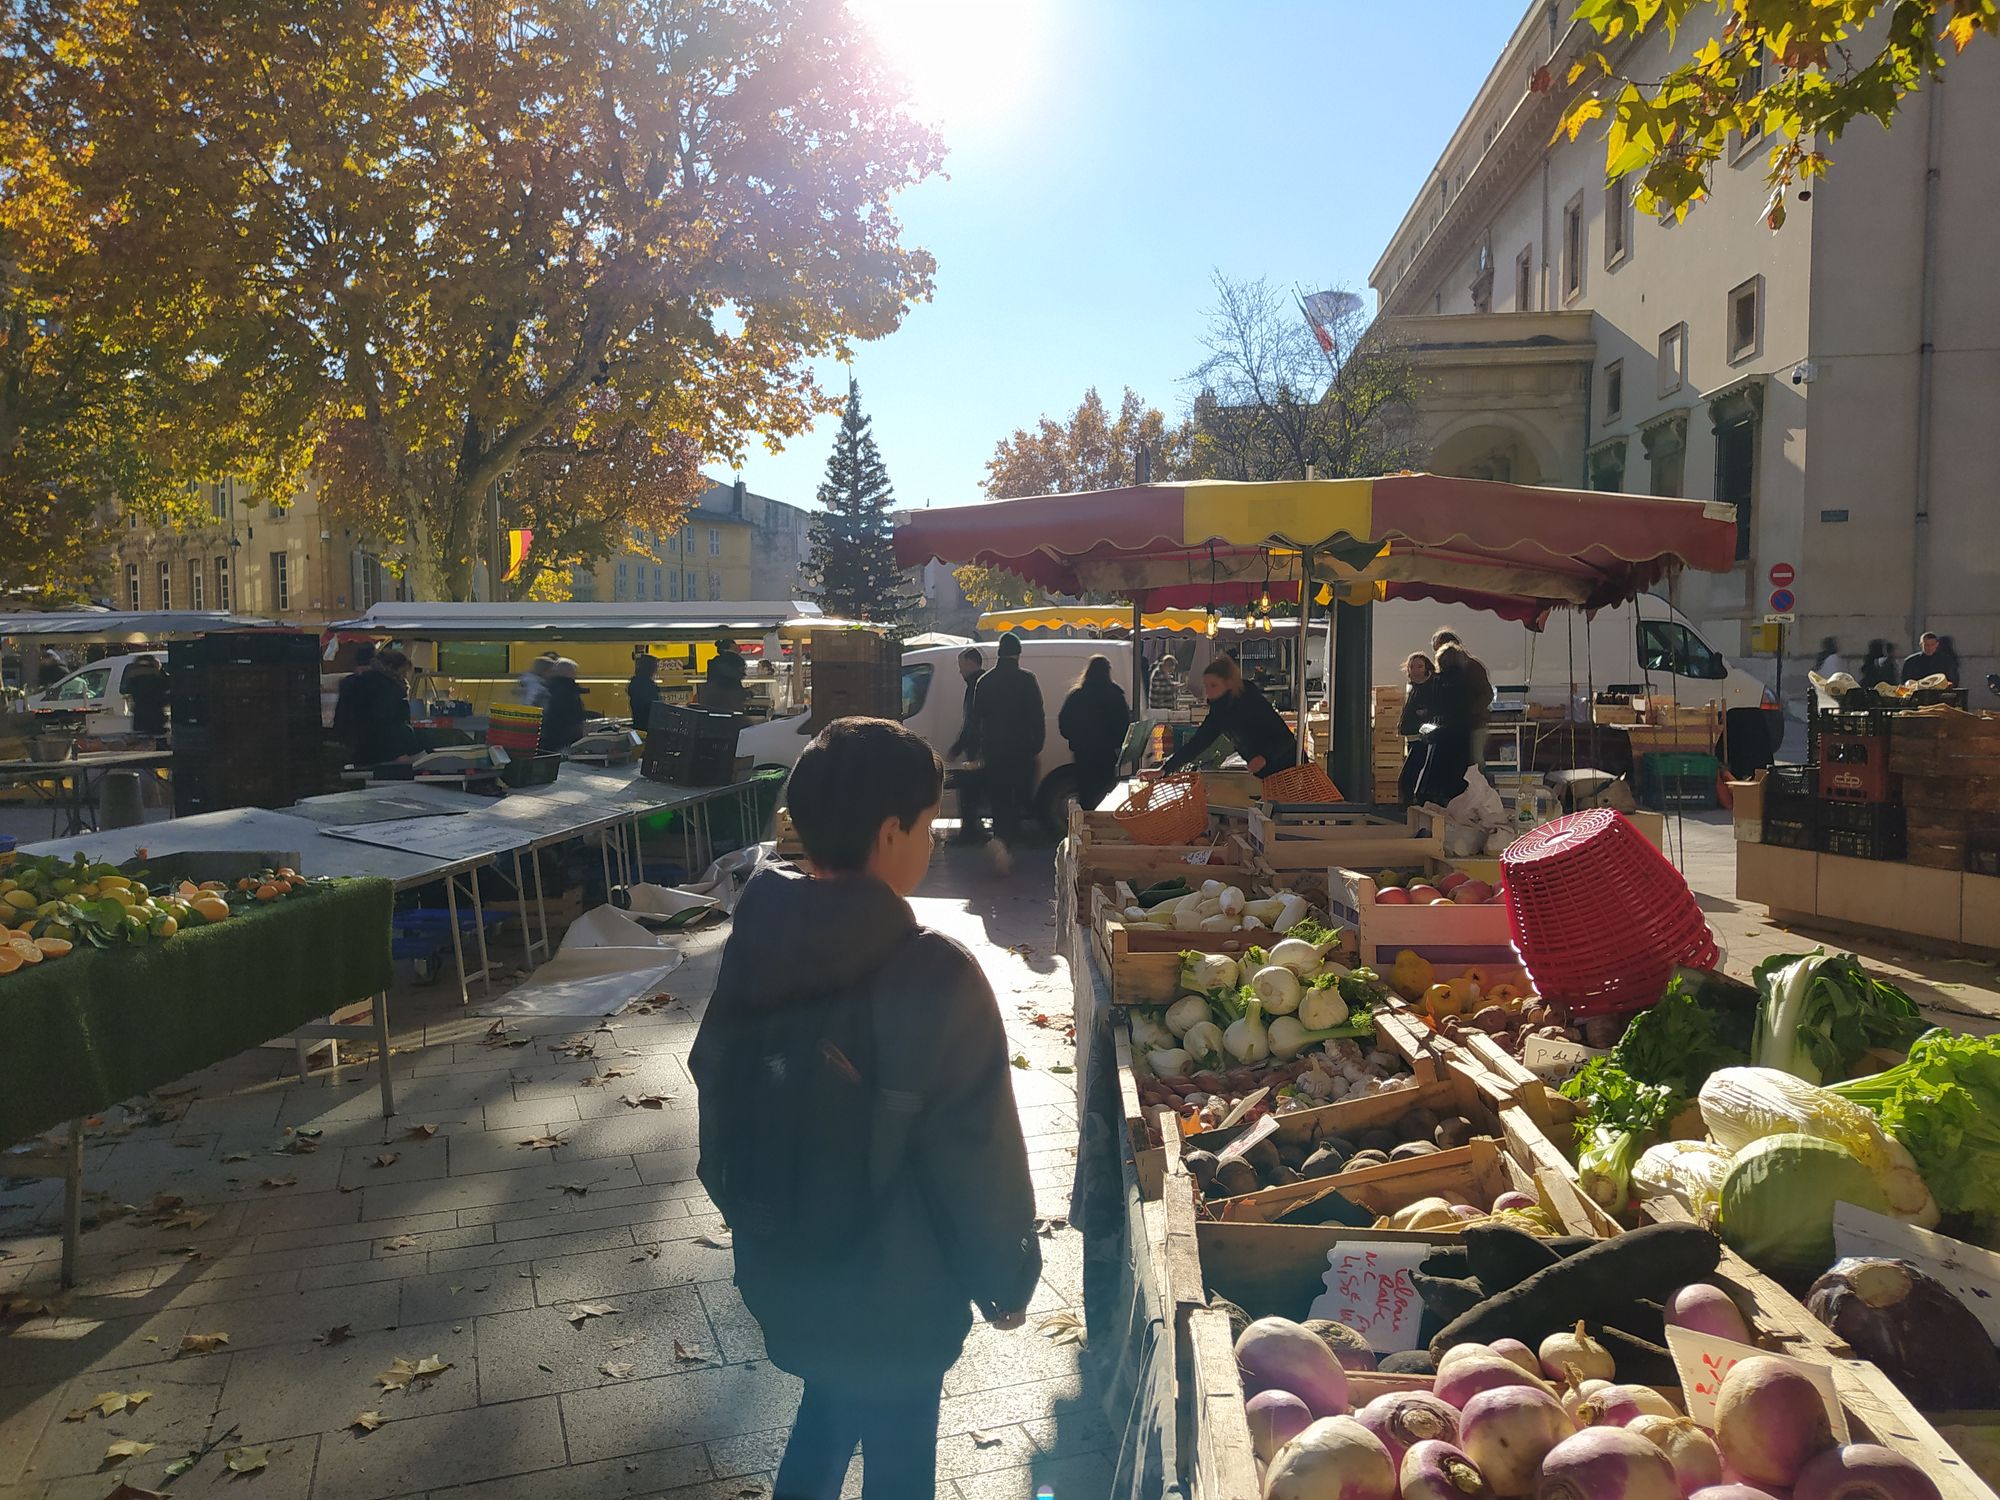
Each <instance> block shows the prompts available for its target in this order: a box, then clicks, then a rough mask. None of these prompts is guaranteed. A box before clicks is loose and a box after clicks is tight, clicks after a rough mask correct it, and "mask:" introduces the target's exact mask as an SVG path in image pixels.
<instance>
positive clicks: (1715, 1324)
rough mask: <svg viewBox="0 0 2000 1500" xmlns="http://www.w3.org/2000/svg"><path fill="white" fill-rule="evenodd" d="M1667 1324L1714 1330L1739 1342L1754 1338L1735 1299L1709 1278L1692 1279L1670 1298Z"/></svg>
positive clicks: (1709, 1331)
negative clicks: (1702, 1279) (1707, 1280)
mask: <svg viewBox="0 0 2000 1500" xmlns="http://www.w3.org/2000/svg"><path fill="white" fill-rule="evenodd" d="M1667 1326H1668V1327H1669V1328H1686V1329H1690V1330H1692V1331H1693V1332H1695V1333H1708V1334H1713V1335H1714V1336H1715V1337H1717V1338H1719V1339H1731V1340H1733V1341H1734V1342H1736V1343H1739V1344H1748V1343H1753V1342H1755V1341H1754V1340H1753V1339H1752V1338H1751V1336H1750V1325H1749V1324H1747V1323H1745V1322H1744V1321H1743V1310H1742V1309H1741V1308H1739V1307H1738V1306H1737V1305H1736V1299H1735V1298H1734V1297H1732V1296H1730V1295H1729V1293H1727V1292H1725V1291H1724V1290H1723V1289H1722V1288H1721V1287H1719V1286H1715V1285H1713V1284H1712V1283H1710V1282H1706V1281H1691V1282H1689V1283H1688V1284H1687V1285H1686V1286H1684V1287H1682V1288H1681V1289H1680V1290H1679V1291H1677V1292H1675V1293H1674V1295H1673V1296H1672V1297H1671V1298H1669V1299H1668V1301H1667Z"/></svg>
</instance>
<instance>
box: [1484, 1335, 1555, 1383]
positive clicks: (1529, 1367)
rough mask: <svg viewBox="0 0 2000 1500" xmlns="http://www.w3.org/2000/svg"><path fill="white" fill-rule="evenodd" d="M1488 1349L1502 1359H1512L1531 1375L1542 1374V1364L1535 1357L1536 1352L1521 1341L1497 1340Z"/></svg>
mask: <svg viewBox="0 0 2000 1500" xmlns="http://www.w3.org/2000/svg"><path fill="white" fill-rule="evenodd" d="M1488 1347H1489V1348H1490V1349H1492V1351H1493V1352H1494V1353H1495V1354H1497V1355H1499V1356H1500V1357H1501V1358H1502V1359H1511V1360H1512V1361H1513V1362H1514V1363H1515V1364H1517V1365H1519V1366H1520V1367H1521V1368H1522V1369H1524V1370H1526V1371H1527V1372H1528V1373H1529V1374H1530V1375H1540V1374H1541V1373H1542V1362H1541V1361H1540V1360H1539V1359H1537V1358H1536V1357H1535V1351H1534V1350H1532V1349H1530V1348H1529V1347H1528V1346H1527V1345H1526V1344H1524V1343H1522V1342H1521V1341H1520V1340H1519V1339H1495V1340H1494V1341H1493V1342H1492V1343H1491V1344H1490V1345H1488Z"/></svg>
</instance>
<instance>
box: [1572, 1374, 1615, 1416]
mask: <svg viewBox="0 0 2000 1500" xmlns="http://www.w3.org/2000/svg"><path fill="white" fill-rule="evenodd" d="M1610 1389H1611V1382H1610V1381H1608V1380H1572V1381H1571V1382H1570V1383H1569V1388H1568V1389H1567V1390H1565V1391H1564V1392H1563V1393H1562V1396H1561V1400H1562V1409H1563V1410H1564V1411H1566V1412H1568V1413H1569V1417H1570V1420H1571V1421H1572V1422H1573V1421H1575V1420H1576V1409H1577V1408H1578V1407H1579V1406H1582V1405H1583V1403H1584V1402H1586V1401H1588V1400H1589V1399H1590V1398H1591V1397H1592V1396H1594V1395H1596V1394H1597V1393H1598V1392H1599V1391H1608V1390H1610Z"/></svg>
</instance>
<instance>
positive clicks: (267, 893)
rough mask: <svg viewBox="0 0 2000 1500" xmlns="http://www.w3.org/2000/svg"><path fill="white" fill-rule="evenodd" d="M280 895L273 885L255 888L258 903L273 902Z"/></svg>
mask: <svg viewBox="0 0 2000 1500" xmlns="http://www.w3.org/2000/svg"><path fill="white" fill-rule="evenodd" d="M281 894H282V892H280V891H279V889H278V888H277V887H276V886H275V885H260V886H258V887H257V899H258V900H259V901H275V900H277V899H278V897H279V896H280V895H281Z"/></svg>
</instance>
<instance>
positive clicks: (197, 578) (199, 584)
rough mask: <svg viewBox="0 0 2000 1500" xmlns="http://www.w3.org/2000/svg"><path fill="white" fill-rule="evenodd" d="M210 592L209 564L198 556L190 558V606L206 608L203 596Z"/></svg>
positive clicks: (192, 607)
mask: <svg viewBox="0 0 2000 1500" xmlns="http://www.w3.org/2000/svg"><path fill="white" fill-rule="evenodd" d="M207 592H208V564H207V563H205V562H203V561H202V560H201V559H200V558H198V557H190V558H189V559H188V608H189V609H206V608H207V607H208V606H206V605H205V604H203V603H202V602H201V601H202V597H203V596H204V595H205V594H206V593H207Z"/></svg>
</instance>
